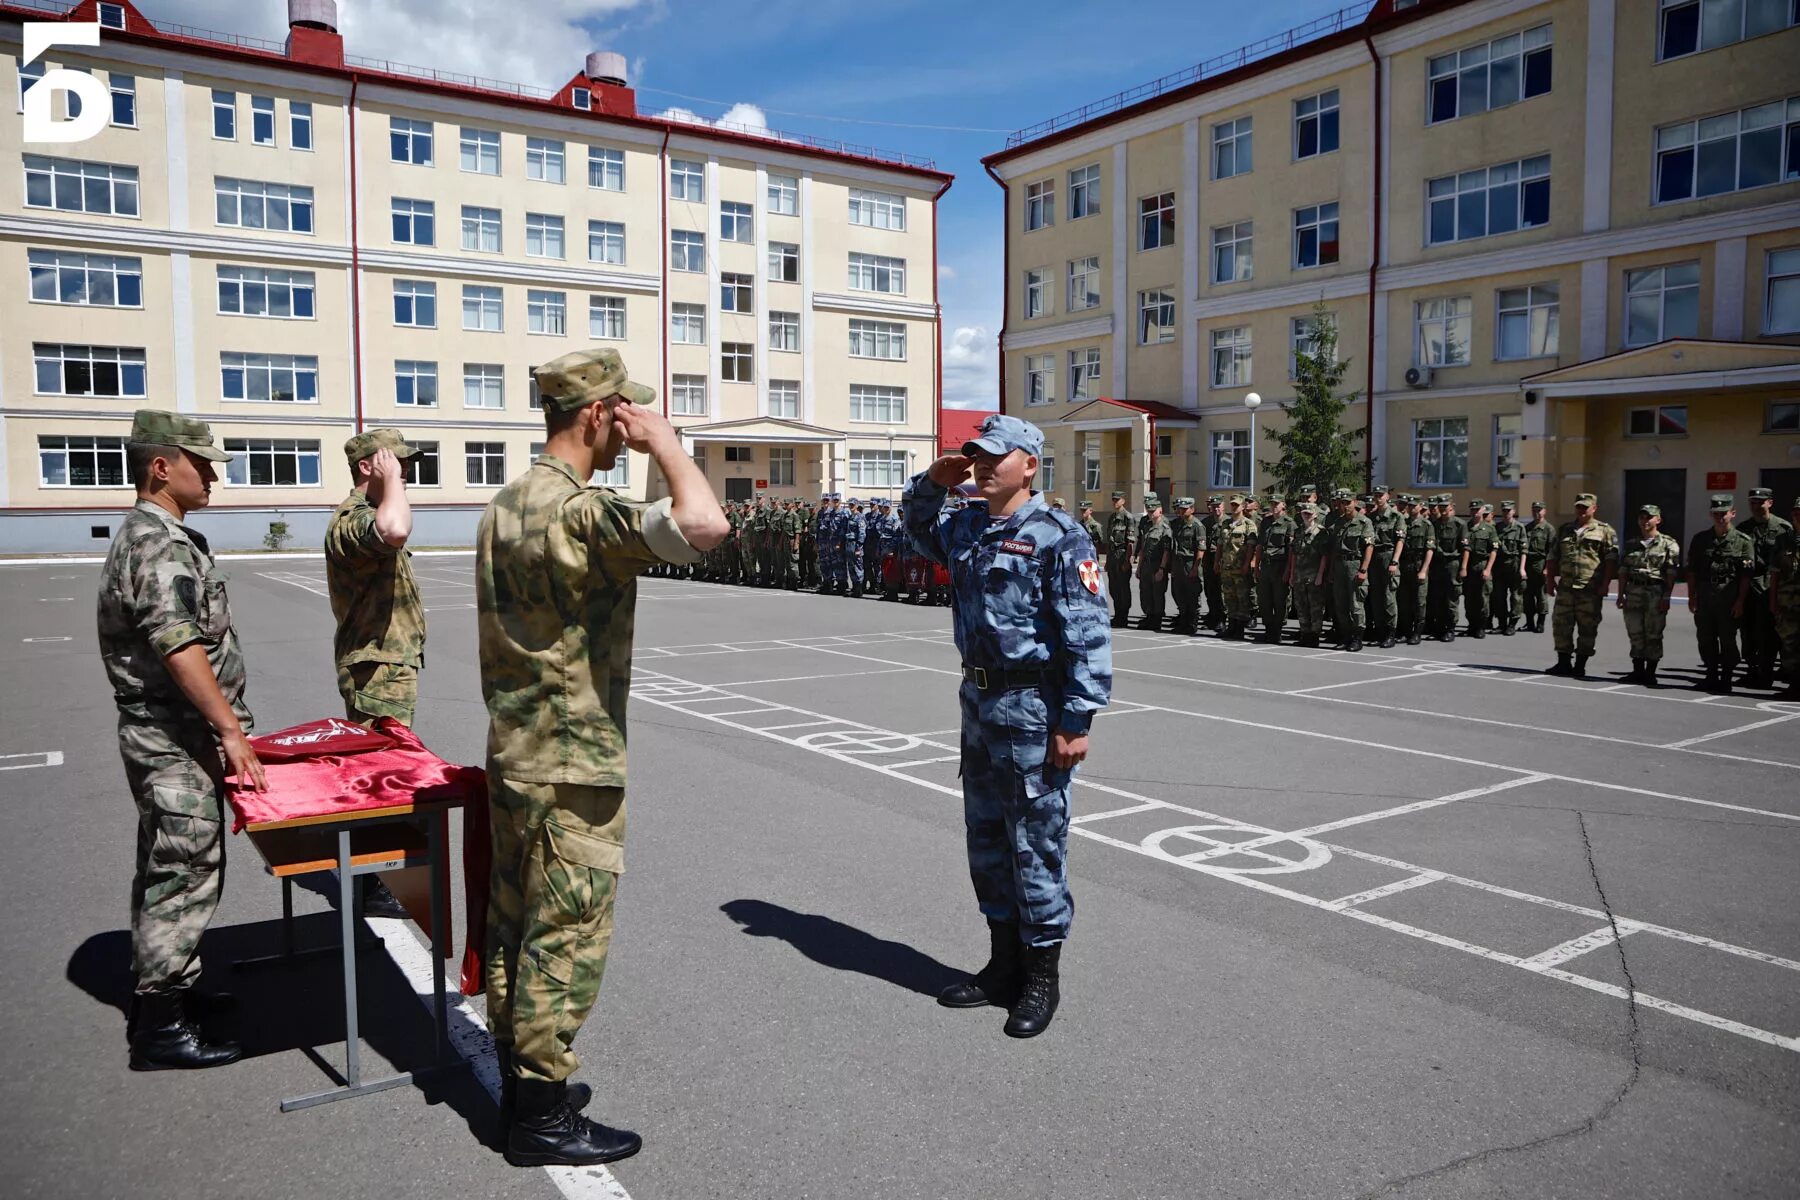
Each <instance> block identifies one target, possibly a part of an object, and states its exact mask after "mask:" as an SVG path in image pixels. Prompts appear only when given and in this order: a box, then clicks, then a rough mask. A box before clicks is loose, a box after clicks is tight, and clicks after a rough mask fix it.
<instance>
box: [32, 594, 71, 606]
mask: <svg viewBox="0 0 1800 1200" xmlns="http://www.w3.org/2000/svg"><path fill="white" fill-rule="evenodd" d="M74 598H75V597H73V596H39V597H38V603H39V604H67V603H68V602H69V601H71V600H73V599H74Z"/></svg>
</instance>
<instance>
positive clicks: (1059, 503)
mask: <svg viewBox="0 0 1800 1200" xmlns="http://www.w3.org/2000/svg"><path fill="white" fill-rule="evenodd" d="M1050 507H1051V508H1063V507H1065V506H1064V504H1063V498H1062V497H1061V496H1054V497H1052V498H1051V500H1050Z"/></svg>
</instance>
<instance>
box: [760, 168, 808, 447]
mask: <svg viewBox="0 0 1800 1200" xmlns="http://www.w3.org/2000/svg"><path fill="white" fill-rule="evenodd" d="M768 201H769V168H768V167H766V166H764V165H763V164H761V163H758V164H757V165H756V196H755V197H754V199H753V200H752V201H751V206H750V212H751V218H750V219H751V220H752V221H754V222H756V270H755V271H753V272H752V273H751V276H750V277H751V278H752V279H754V280H756V285H755V286H754V287H752V288H751V289H750V295H751V302H750V311H751V313H752V314H753V318H754V320H755V321H756V342H755V346H756V415H757V416H759V417H762V416H767V415H768V413H769V269H768V268H769V209H768ZM796 470H798V467H796ZM794 478H795V480H796V482H797V481H798V480H799V476H798V475H795V477H794Z"/></svg>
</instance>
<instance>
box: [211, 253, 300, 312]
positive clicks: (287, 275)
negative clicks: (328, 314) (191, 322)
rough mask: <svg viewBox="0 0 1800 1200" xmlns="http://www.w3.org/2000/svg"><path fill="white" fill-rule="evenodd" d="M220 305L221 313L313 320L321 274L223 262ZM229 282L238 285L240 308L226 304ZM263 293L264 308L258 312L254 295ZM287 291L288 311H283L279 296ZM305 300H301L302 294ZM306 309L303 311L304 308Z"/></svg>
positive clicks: (219, 278) (218, 278) (219, 294)
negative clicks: (259, 292) (258, 291)
mask: <svg viewBox="0 0 1800 1200" xmlns="http://www.w3.org/2000/svg"><path fill="white" fill-rule="evenodd" d="M216 278H217V282H218V292H217V300H218V308H217V311H218V313H219V315H220V316H229V317H266V318H269V319H271V320H276V321H311V320H316V319H317V317H318V277H317V276H316V275H314V274H313V272H311V271H284V270H277V269H275V268H272V267H244V266H238V265H237V264H235V263H220V264H219V266H218V269H217V276H216ZM228 285H236V291H237V297H238V303H237V307H236V308H232V307H230V306H228V304H227V303H226V298H227V287H228ZM257 290H260V291H261V293H262V307H261V311H255V306H254V305H253V304H252V300H251V298H252V296H253V294H254V293H255V292H256V291H257ZM284 293H285V294H286V297H287V304H286V308H287V311H286V312H285V313H284V312H280V311H278V309H279V308H280V307H281V305H280V304H279V303H278V302H277V299H276V298H277V297H278V296H281V295H282V294H284ZM302 296H304V297H305V299H304V300H301V299H300V297H302ZM302 308H304V309H306V311H305V312H304V313H303V312H301V311H300V310H301V309H302Z"/></svg>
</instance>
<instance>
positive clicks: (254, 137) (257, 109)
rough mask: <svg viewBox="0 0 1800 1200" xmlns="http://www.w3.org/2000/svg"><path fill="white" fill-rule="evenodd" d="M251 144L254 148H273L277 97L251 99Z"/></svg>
mask: <svg viewBox="0 0 1800 1200" xmlns="http://www.w3.org/2000/svg"><path fill="white" fill-rule="evenodd" d="M250 144H251V145H253V146H273V145H274V144H275V97H273V96H252V97H250Z"/></svg>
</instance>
